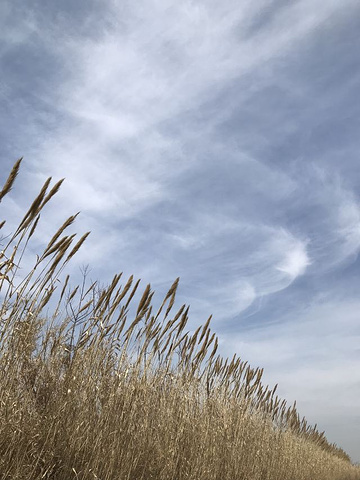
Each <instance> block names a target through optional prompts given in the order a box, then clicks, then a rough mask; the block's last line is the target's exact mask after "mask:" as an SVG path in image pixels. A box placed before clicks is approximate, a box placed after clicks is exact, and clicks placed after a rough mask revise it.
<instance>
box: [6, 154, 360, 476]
mask: <svg viewBox="0 0 360 480" xmlns="http://www.w3.org/2000/svg"><path fill="white" fill-rule="evenodd" d="M20 163H21V160H20V161H18V162H17V163H16V164H15V165H14V167H13V170H12V172H11V173H10V176H9V178H8V179H7V180H6V181H5V184H4V188H3V189H2V191H1V192H0V202H1V200H2V199H3V197H4V196H5V195H6V194H8V193H9V192H10V191H11V189H12V188H13V184H14V181H15V179H16V177H17V175H18V172H19V168H20ZM61 182H62V180H61V181H60V182H58V183H57V184H55V185H54V187H52V188H50V183H51V179H48V180H47V181H46V182H45V184H44V186H43V187H42V189H41V190H40V193H39V195H38V196H37V197H36V199H35V200H34V201H33V203H32V205H31V206H30V208H29V209H28V211H27V212H26V214H25V216H24V218H23V219H22V221H21V222H20V224H19V226H18V228H17V229H16V230H15V232H14V233H13V234H11V235H9V236H8V237H5V236H3V237H2V238H1V239H0V244H1V249H2V250H1V253H0V294H1V307H0V322H1V323H0V402H1V408H0V418H1V422H0V477H1V478H2V479H4V480H7V479H8V480H17V479H19V480H20V479H24V480H32V479H56V480H69V479H84V480H87V479H101V480H115V479H124V480H125V479H128V480H139V479H145V480H146V479H156V480H165V479H166V480H169V479H174V480H182V479H193V480H215V479H216V480H217V479H219V480H220V479H221V480H227V479H229V480H236V479H239V480H312V479H313V480H346V479H349V480H351V479H352V480H356V479H360V470H359V468H358V467H355V466H354V465H352V464H351V463H350V459H349V456H348V455H347V454H346V453H345V452H344V451H343V450H342V449H341V448H339V447H337V446H336V445H334V444H330V443H329V442H328V441H327V440H326V438H325V435H324V433H323V432H322V433H320V432H319V431H318V430H317V428H316V426H315V427H312V426H310V425H308V423H307V421H306V419H305V418H303V419H300V417H299V414H298V412H297V410H296V405H292V406H288V405H287V403H286V402H285V401H284V400H282V399H280V398H279V397H278V396H277V395H276V387H275V388H269V387H268V386H264V385H263V384H262V382H261V378H262V373H263V370H262V369H259V368H251V366H250V365H248V364H247V362H244V361H243V360H241V359H240V358H239V357H238V356H237V355H234V357H233V358H232V359H231V360H230V359H224V358H222V357H221V356H220V355H218V354H217V347H218V340H217V337H216V335H215V333H213V332H212V331H211V328H210V319H211V317H210V318H209V320H208V321H207V322H206V323H205V325H203V326H200V327H199V328H198V329H197V330H196V331H195V332H194V333H192V334H190V333H189V332H187V331H186V326H187V321H188V310H189V309H188V307H186V305H183V306H182V307H181V308H180V309H179V310H178V311H177V312H174V311H173V307H174V302H175V295H176V290H177V286H178V282H179V279H177V280H176V281H175V282H174V283H173V285H172V286H171V288H170V290H169V291H168V293H167V295H166V296H165V298H164V301H163V303H162V304H161V305H160V306H159V308H158V309H157V310H156V309H155V308H154V306H153V304H152V297H153V291H152V290H151V286H150V285H148V286H147V287H146V288H145V290H144V292H143V294H142V296H141V298H140V301H139V303H138V306H137V308H136V309H135V311H136V313H135V314H134V315H133V316H130V313H129V312H130V311H132V309H130V305H133V303H134V299H135V296H136V293H137V291H138V290H139V284H140V281H139V280H138V281H136V282H134V279H133V278H132V277H130V278H129V279H128V280H125V281H123V280H122V275H121V274H119V275H115V276H114V278H113V281H112V282H111V284H110V285H109V286H108V287H106V288H102V289H101V288H100V287H99V285H98V284H97V283H94V284H92V285H90V286H87V285H86V279H84V282H83V284H82V285H80V286H78V287H76V288H75V289H73V290H69V288H68V285H69V276H66V277H65V278H63V273H64V269H65V268H66V265H67V263H68V262H69V261H70V260H71V258H72V257H73V256H74V255H75V254H76V252H77V251H78V249H79V248H80V247H81V246H82V244H83V243H84V241H85V239H86V237H87V235H88V233H86V234H85V235H83V236H82V237H81V238H80V239H79V240H78V241H77V242H76V240H75V235H67V234H66V230H67V228H68V227H69V226H70V225H71V224H72V223H73V222H74V220H75V219H76V216H77V215H74V216H71V217H69V218H68V219H67V220H66V221H65V222H64V223H63V225H62V226H61V227H60V228H59V229H58V231H57V232H56V233H55V234H54V235H53V236H52V238H51V239H50V241H49V242H48V244H47V246H46V248H45V249H44V251H43V253H42V254H39V255H38V256H37V259H36V263H35V264H34V266H33V268H32V269H31V271H29V272H28V273H27V275H25V276H22V277H21V279H19V268H20V263H21V259H22V258H23V256H24V254H25V253H26V248H27V247H28V245H29V242H31V237H32V236H33V234H34V232H35V229H36V228H37V225H38V222H39V221H40V213H41V211H42V210H43V208H44V207H45V205H46V204H47V203H48V201H49V200H51V198H52V197H53V196H54V195H55V193H56V192H57V191H58V189H59V187H60V185H61ZM49 188H50V190H49ZM48 190H49V191H48ZM4 226H5V222H4V221H3V222H0V229H3V228H4ZM1 231H2V230H1ZM1 231H0V233H1ZM131 302H133V303H132V304H131ZM48 308H49V309H50V310H51V311H52V314H50V315H49V314H44V312H45V310H46V309H48Z"/></svg>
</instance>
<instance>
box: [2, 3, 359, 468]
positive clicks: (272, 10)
mask: <svg viewBox="0 0 360 480" xmlns="http://www.w3.org/2000/svg"><path fill="white" fill-rule="evenodd" d="M359 28H360V4H359V2H358V1H357V0H342V1H341V2H339V0H328V1H327V2H320V0H297V1H292V2H285V1H283V0H278V1H276V0H274V1H270V0H268V1H264V0H259V1H257V2H253V1H248V0H242V1H240V2H239V1H235V0H224V1H222V2H218V1H212V0H208V1H206V2H204V1H197V2H195V1H189V0H188V1H183V2H175V1H170V0H169V1H167V0H147V1H142V0H140V1H138V2H132V1H125V0H124V1H116V0H109V1H104V2H99V1H95V0H93V1H86V2H85V1H83V0H78V1H77V2H71V1H69V0H67V1H63V2H60V3H59V2H55V1H48V2H40V1H31V0H30V1H28V2H26V4H25V3H24V2H21V1H16V0H15V1H14V0H11V1H7V0H3V1H2V2H1V4H0V32H1V33H0V68H1V76H0V104H1V108H0V167H1V168H0V173H1V177H3V178H4V177H6V175H7V173H8V171H9V169H10V168H11V166H12V164H13V163H14V161H15V160H16V159H17V158H18V157H20V156H24V163H23V168H22V172H21V176H20V178H19V181H18V184H17V188H15V189H14V191H13V194H12V196H11V198H7V199H4V202H3V204H2V208H3V211H2V216H4V218H9V217H10V222H9V228H10V229H11V227H12V226H14V225H15V224H16V220H17V219H18V218H19V217H20V216H21V212H23V211H24V209H25V206H26V205H27V203H28V201H29V200H30V199H31V198H32V197H33V196H34V194H35V193H36V192H37V190H38V189H39V186H40V185H41V183H42V182H43V181H44V180H45V178H47V177H48V176H52V177H53V178H54V179H59V178H62V177H66V182H65V183H64V185H63V187H62V190H61V192H60V193H59V194H58V197H57V199H56V201H54V202H53V204H52V205H49V208H48V213H47V215H45V216H44V218H43V223H42V225H41V226H40V227H39V231H38V234H37V238H36V241H37V242H38V244H39V247H40V246H41V245H40V244H41V243H42V242H44V241H45V240H46V239H48V238H49V237H50V236H51V233H53V232H54V230H55V228H56V227H57V226H59V225H60V224H61V223H62V221H63V220H64V219H65V218H67V217H68V216H69V215H70V214H72V213H74V212H76V211H79V210H81V215H80V217H79V219H78V221H77V224H76V230H77V231H79V232H84V231H86V230H89V229H90V230H91V231H92V234H91V236H90V237H89V239H88V240H87V244H86V246H85V247H83V249H82V250H81V251H80V252H79V254H78V256H77V258H76V259H74V260H75V261H74V263H73V265H72V271H73V273H74V275H75V276H76V275H77V272H79V268H80V267H81V265H84V264H90V266H91V276H92V277H93V278H94V279H96V278H97V279H100V280H101V281H102V282H104V283H106V282H108V281H110V279H111V278H112V276H113V274H114V273H116V272H119V271H123V272H124V276H126V277H127V276H129V275H130V274H134V275H135V277H137V278H142V281H143V284H144V286H145V284H147V283H149V282H150V283H151V284H152V286H153V288H154V289H155V290H156V292H157V294H158V297H156V298H159V299H160V298H161V297H162V296H163V295H164V294H165V293H166V291H167V289H168V287H169V286H170V285H171V283H172V281H173V280H174V279H175V278H176V277H178V276H180V279H181V283H180V288H179V295H178V304H179V305H180V304H182V303H187V304H190V305H191V309H190V320H191V326H192V327H195V326H196V325H197V324H199V323H203V322H204V321H205V320H206V319H207V318H208V316H209V315H210V314H213V316H214V317H213V323H212V325H213V329H214V330H215V331H216V332H217V333H218V335H219V339H220V347H221V353H223V354H224V355H226V356H232V355H233V353H235V352H237V353H238V354H239V355H240V356H241V357H242V358H244V359H245V360H249V361H250V363H251V364H252V365H253V366H258V365H259V366H261V367H265V376H264V381H265V383H270V384H271V385H274V384H275V383H279V393H280V394H281V396H282V397H284V398H286V399H288V401H289V403H292V402H293V401H294V400H295V399H296V400H297V402H298V407H299V412H300V414H302V415H305V416H306V417H307V419H308V420H309V421H310V422H311V423H313V424H314V423H318V425H319V428H320V429H321V430H325V431H326V433H327V438H328V439H329V440H330V441H331V442H336V443H337V444H338V445H339V446H341V447H342V448H344V449H345V450H346V451H347V452H348V453H349V454H350V455H351V456H352V458H353V460H354V461H360V413H359V398H360V347H359V345H360V343H359V340H360V319H359V311H360V308H359V307H360V299H359V273H360V260H359V258H358V254H359V250H360V188H359V187H360V168H359V161H360V159H359V155H360V153H359V152H360V136H359V135H358V125H359V116H360V101H359V86H360V56H359V55H358V50H359V47H360V39H359ZM12 223H13V225H12Z"/></svg>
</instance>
